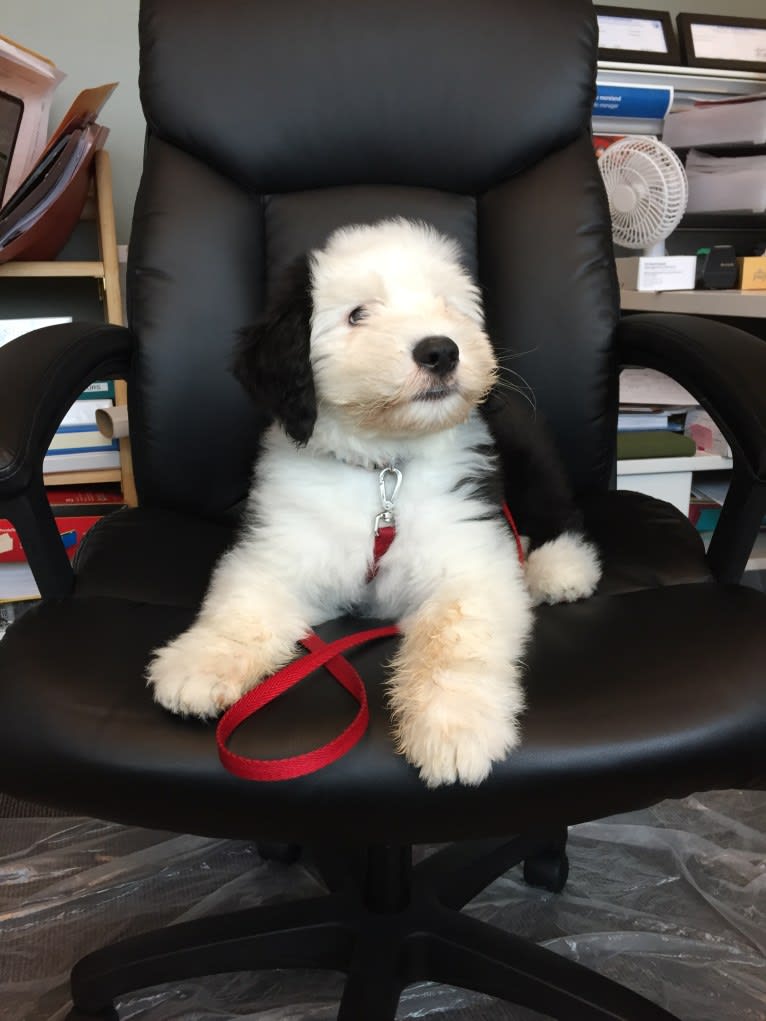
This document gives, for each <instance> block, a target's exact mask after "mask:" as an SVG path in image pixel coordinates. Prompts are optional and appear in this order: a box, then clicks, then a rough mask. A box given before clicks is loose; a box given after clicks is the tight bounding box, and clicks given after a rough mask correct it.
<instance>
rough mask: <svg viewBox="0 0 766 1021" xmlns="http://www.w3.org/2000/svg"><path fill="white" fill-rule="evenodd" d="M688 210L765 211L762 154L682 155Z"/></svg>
mask: <svg viewBox="0 0 766 1021" xmlns="http://www.w3.org/2000/svg"><path fill="white" fill-rule="evenodd" d="M686 178H687V181H688V183H689V200H688V203H687V206H686V209H687V211H688V212H690V213H721V212H738V211H744V212H754V213H763V212H766V155H760V156H714V155H711V154H710V153H706V152H698V151H697V150H696V149H690V150H689V152H688V154H687V157H686Z"/></svg>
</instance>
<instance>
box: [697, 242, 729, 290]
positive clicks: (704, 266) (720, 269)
mask: <svg viewBox="0 0 766 1021" xmlns="http://www.w3.org/2000/svg"><path fill="white" fill-rule="evenodd" d="M737 278H738V267H737V253H736V252H735V250H734V245H713V246H712V247H710V248H700V249H699V251H698V252H697V274H696V286H697V287H698V288H701V289H704V290H708V291H726V290H731V289H732V288H734V287H736V286H737Z"/></svg>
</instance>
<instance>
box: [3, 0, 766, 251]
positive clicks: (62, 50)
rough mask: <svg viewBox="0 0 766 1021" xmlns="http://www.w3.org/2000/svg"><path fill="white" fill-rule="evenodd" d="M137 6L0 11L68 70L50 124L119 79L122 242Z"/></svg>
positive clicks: (687, 6) (115, 142)
mask: <svg viewBox="0 0 766 1021" xmlns="http://www.w3.org/2000/svg"><path fill="white" fill-rule="evenodd" d="M216 2H217V0H210V3H216ZM254 2H256V0H254ZM359 2H360V3H363V2H364V0H359ZM414 2H417V0H414ZM609 2H611V3H618V4H620V6H626V7H630V6H632V7H642V8H645V9H652V8H654V9H658V8H663V9H666V10H669V11H670V13H671V14H672V15H673V17H674V18H675V15H676V14H677V13H679V12H680V11H682V10H692V11H693V12H694V13H697V14H715V13H716V12H719V11H723V10H725V11H726V13H727V14H734V15H739V16H743V17H766V8H764V0H726V2H724V0H693V2H690V0H665V2H664V3H663V2H662V0H609ZM138 6H139V0H2V16H1V17H0V32H2V34H3V35H7V36H10V37H11V38H12V39H15V40H17V41H18V42H20V43H23V44H24V45H25V46H29V47H31V48H32V49H35V50H38V51H39V52H40V53H43V54H45V56H47V57H50V58H51V59H52V60H53V61H55V63H56V64H58V66H59V67H60V68H61V69H62V70H64V71H66V72H67V78H65V79H64V81H63V82H62V84H61V85H60V86H59V89H58V93H57V96H56V100H55V103H54V107H53V113H52V117H51V121H52V125H54V124H56V123H58V120H59V119H60V117H61V116H62V115H63V113H64V112H65V110H66V108H67V107H68V106H69V104H70V102H71V101H72V100H73V99H74V97H75V96H76V95H77V93H78V92H79V91H80V89H83V88H87V87H89V86H91V85H101V84H102V83H104V82H108V81H115V80H117V81H119V82H120V86H119V88H118V89H117V91H116V92H115V93H114V94H113V96H112V98H111V99H110V100H109V102H108V103H107V105H106V106H105V107H104V111H103V113H102V116H101V122H102V123H104V124H106V125H108V126H109V127H110V128H111V134H110V137H109V140H108V142H107V145H108V147H109V151H110V153H111V155H112V165H113V174H114V186H115V206H116V215H117V237H118V240H119V241H120V242H121V243H124V242H126V241H127V240H128V235H129V230H130V214H131V210H132V208H133V201H134V198H135V193H136V187H137V185H138V177H139V173H140V166H141V153H142V149H143V139H144V123H143V116H142V114H141V109H140V106H139V101H138V85H137V77H138V40H137V22H138Z"/></svg>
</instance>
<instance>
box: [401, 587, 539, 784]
mask: <svg viewBox="0 0 766 1021" xmlns="http://www.w3.org/2000/svg"><path fill="white" fill-rule="evenodd" d="M491 574H492V572H491V571H490V572H489V576H485V577H481V576H479V577H477V578H475V579H473V581H472V582H471V583H470V584H469V585H467V586H461V587H460V588H459V589H458V588H453V589H452V591H451V592H450V591H445V590H442V591H441V592H437V594H436V595H435V596H434V597H433V598H431V599H428V600H426V602H425V603H424V604H423V605H422V607H420V608H419V609H418V610H417V611H416V612H414V613H413V614H412V615H410V616H409V617H407V618H406V619H405V620H404V621H403V622H402V631H403V640H402V644H401V646H400V650H399V653H398V655H397V657H396V660H395V663H394V673H393V676H392V679H391V682H390V704H391V709H392V713H393V718H394V725H395V735H396V740H397V745H398V748H399V751H401V752H402V753H403V754H404V755H405V756H406V758H407V759H408V760H409V761H410V762H411V763H412V764H413V765H415V766H417V767H418V769H419V771H420V776H421V778H422V779H423V780H424V781H425V783H426V784H427V785H428V786H429V787H437V786H439V785H440V784H446V783H454V782H455V781H459V782H461V783H464V784H469V785H474V784H478V783H480V782H481V781H482V780H483V779H484V778H485V777H486V776H487V774H488V773H489V771H490V769H491V768H492V763H493V762H497V761H498V760H500V759H503V758H504V757H505V756H506V754H507V753H508V752H509V751H510V750H511V749H512V748H513V747H514V746H515V745H516V744H517V743H518V740H519V730H518V717H519V715H520V713H521V711H522V709H523V706H524V695H523V690H522V688H521V684H520V681H519V658H520V656H521V654H522V651H523V648H524V643H525V640H526V638H527V635H528V633H529V630H530V627H531V612H530V605H529V598H528V595H527V593H526V592H525V591H524V589H523V587H522V586H521V585H520V584H519V582H518V581H516V583H515V584H513V585H511V586H508V585H494V584H493V578H492V576H491ZM493 594H494V598H493Z"/></svg>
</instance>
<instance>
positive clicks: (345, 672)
mask: <svg viewBox="0 0 766 1021" xmlns="http://www.w3.org/2000/svg"><path fill="white" fill-rule="evenodd" d="M390 510H391V507H389V508H388V511H389V516H388V517H387V518H385V520H387V521H391V520H392V517H391V515H390ZM384 513H385V498H384ZM503 514H504V515H505V519H506V521H507V522H508V524H509V525H510V528H511V531H512V532H513V536H514V539H515V540H516V550H517V553H518V556H519V562H520V563H522V564H523V563H524V549H523V546H522V544H521V538H520V536H519V532H518V529H517V528H516V522H515V521H514V520H513V515H512V514H511V512H510V509H509V508H508V504H507V503H505V502H504V503H503ZM380 517H383V515H380ZM395 536H396V529H395V528H394V526H393V524H384V525H381V526H380V527H378V528H377V529H376V532H375V544H374V548H373V560H372V566H371V567H370V571H369V574H368V576H367V580H368V581H370V580H371V579H372V578H374V577H375V575H376V574H377V573H378V566H379V562H380V559H381V557H383V556H385V554H386V553H387V552H388V549H389V547H390V546H391V543H392V542H393V541H394V538H395ZM397 634H399V628H398V627H397V626H396V624H388V625H385V626H384V627H376V628H370V629H369V630H367V631H357V632H356V634H353V635H346V637H345V638H337V639H336V640H335V641H334V642H329V643H328V642H324V641H323V640H322V639H321V638H320V637H319V635H316V634H314V633H313V632H310V633H309V634H308V635H306V637H305V638H302V639H301V645H302V646H303V647H304V648H305V649H307V650H308V655H306V656H303V657H301V658H300V659H296V660H293V661H292V662H291V663H288V664H287V666H286V667H283V668H282V669H281V670H278V671H277V672H276V673H275V674H272V676H271V677H267V678H266V680H265V681H262V682H261V683H260V684H259V685H257V686H256V687H255V688H253V689H252V690H251V691H248V692H247V694H245V695H243V696H242V698H240V699H239V700H238V701H237V702H235V703H234V705H233V706H231V707H230V708H229V709H227V710H226V712H225V713H224V714H223V716H222V717H221V719H220V720H219V721H218V726H217V728H216V741H217V742H218V756H219V758H220V760H221V762H222V763H223V765H224V766H225V767H226V769H227V770H228V771H229V772H230V773H233V774H234V775H235V776H238V777H241V778H242V779H243V780H294V779H295V778H296V777H299V776H305V775H306V774H307V773H315V772H317V770H319V769H323V768H324V767H325V766H329V765H330V763H332V762H336V761H337V760H338V759H340V758H341V757H342V756H344V755H345V754H346V752H348V751H350V750H351V749H352V748H353V747H354V745H355V744H356V743H357V741H359V740H360V738H361V737H362V735H363V734H364V732H365V731H366V730H367V725H368V723H369V720H370V710H369V708H368V705H367V692H366V690H365V687H364V682H363V681H362V678H361V677H360V676H359V674H358V673H357V671H356V670H355V669H354V667H353V666H352V665H351V664H350V663H349V661H348V660H347V659H345V658H344V657H343V653H344V652H348V650H349V649H353V648H354V647H355V646H357V645H363V644H364V643H365V642H371V641H374V640H375V639H376V638H389V637H391V636H392V635H397ZM322 666H323V667H325V668H326V669H327V670H328V671H329V672H330V673H331V674H332V675H333V677H334V678H335V680H336V681H338V683H339V684H342V685H343V687H344V688H345V689H346V691H347V692H348V693H349V694H350V695H351V696H353V698H355V699H356V701H357V702H358V703H359V711H358V712H357V714H356V716H355V717H354V719H353V720H352V721H351V723H350V724H349V725H348V726H347V727H346V729H345V730H344V731H343V732H342V733H341V734H339V735H338V736H337V737H336V738H333V740H332V741H328V743H327V744H324V745H322V746H321V747H319V748H315V749H314V750H313V751H310V752H306V753H304V754H303V755H292V756H290V757H289V758H285V759H251V758H247V757H246V756H244V755H237V754H236V753H235V752H232V751H230V750H229V748H227V746H226V743H227V741H228V740H229V738H230V737H231V735H232V734H233V733H234V731H235V730H236V729H237V727H238V726H239V725H240V724H241V723H243V722H244V721H245V720H246V719H247V718H248V717H250V716H252V715H253V714H254V713H256V712H258V710H259V709H262V708H263V706H265V705H268V704H269V702H273V701H274V699H275V698H278V697H279V696H280V695H282V694H283V693H284V692H285V691H288V690H289V689H290V688H292V687H294V686H295V685H296V684H297V683H298V682H299V681H302V680H303V678H304V677H308V675H309V674H310V673H313V672H314V671H315V670H318V669H319V667H322Z"/></svg>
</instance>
